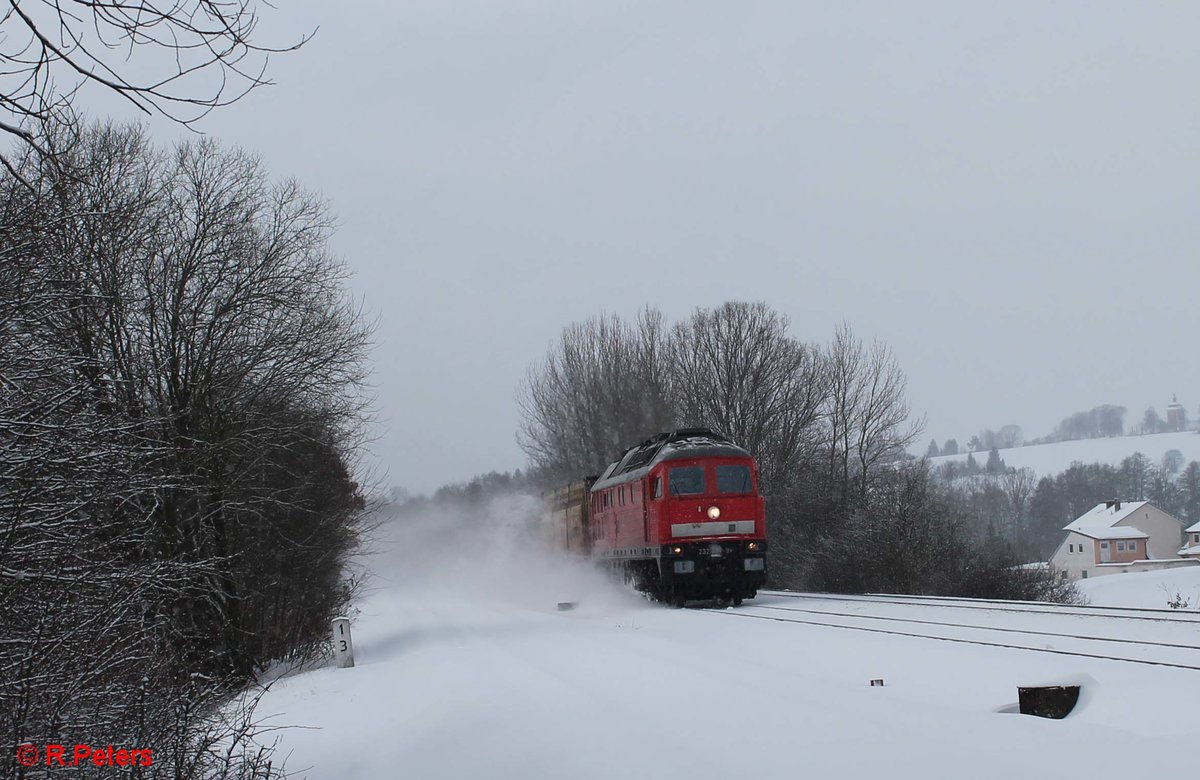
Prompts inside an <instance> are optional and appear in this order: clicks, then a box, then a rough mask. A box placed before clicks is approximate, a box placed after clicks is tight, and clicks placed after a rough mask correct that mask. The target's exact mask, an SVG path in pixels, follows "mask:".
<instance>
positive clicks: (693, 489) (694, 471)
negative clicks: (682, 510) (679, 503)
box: [668, 466, 704, 496]
mask: <svg viewBox="0 0 1200 780" xmlns="http://www.w3.org/2000/svg"><path fill="white" fill-rule="evenodd" d="M668 485H669V486H670V490H671V495H673V496H698V495H700V494H702V493H703V492H704V469H703V468H702V467H701V466H682V467H680V468H676V469H671V473H670V474H669V475H668Z"/></svg>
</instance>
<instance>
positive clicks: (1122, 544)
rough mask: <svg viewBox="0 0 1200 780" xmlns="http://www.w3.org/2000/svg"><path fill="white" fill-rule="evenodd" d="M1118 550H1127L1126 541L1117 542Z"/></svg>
mask: <svg viewBox="0 0 1200 780" xmlns="http://www.w3.org/2000/svg"><path fill="white" fill-rule="evenodd" d="M1117 552H1125V542H1117Z"/></svg>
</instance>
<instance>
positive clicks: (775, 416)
mask: <svg viewBox="0 0 1200 780" xmlns="http://www.w3.org/2000/svg"><path fill="white" fill-rule="evenodd" d="M670 365H671V367H672V370H673V372H674V374H675V382H674V388H675V403H676V406H677V408H678V410H679V411H678V414H679V417H680V420H681V421H682V422H683V423H684V424H686V425H705V426H710V427H713V428H716V429H717V430H720V431H722V432H723V433H725V434H727V435H729V436H730V437H731V438H732V439H733V440H734V441H736V442H738V443H739V444H740V445H741V446H743V447H746V448H747V449H748V450H749V451H750V452H751V453H752V454H754V455H755V457H756V458H757V459H758V461H759V465H760V469H761V471H762V475H763V483H764V487H765V488H766V492H768V493H770V492H772V490H774V489H775V488H777V487H779V486H780V485H781V483H782V480H783V477H784V474H785V473H786V472H787V471H788V470H789V469H796V468H798V467H799V466H800V464H801V463H804V462H807V461H808V460H809V459H810V457H811V453H812V452H813V450H814V449H815V447H816V444H817V441H818V427H817V423H818V420H819V418H820V412H821V401H822V399H823V397H824V394H825V375H824V369H823V365H822V362H821V358H820V354H819V351H818V350H817V349H815V348H813V347H810V346H808V345H805V344H803V343H801V342H799V341H797V340H796V339H794V338H793V337H792V336H790V335H789V334H788V320H787V318H786V317H784V316H783V315H781V314H779V313H777V312H775V311H773V310H772V309H771V308H770V307H768V306H767V305H766V304H765V303H743V302H730V303H726V304H724V305H723V306H721V307H720V308H717V309H712V310H706V309H699V310H697V311H696V312H695V313H694V314H693V315H692V316H691V318H689V319H688V320H687V321H685V322H682V323H680V324H678V325H676V326H675V329H674V331H673V332H672V336H671V349H670Z"/></svg>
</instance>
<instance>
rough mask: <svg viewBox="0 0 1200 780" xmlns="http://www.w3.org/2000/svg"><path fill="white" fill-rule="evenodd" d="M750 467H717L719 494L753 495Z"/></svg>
mask: <svg viewBox="0 0 1200 780" xmlns="http://www.w3.org/2000/svg"><path fill="white" fill-rule="evenodd" d="M753 490H754V488H753V484H752V483H751V482H750V467H749V466H717V492H718V493H751V492H753Z"/></svg>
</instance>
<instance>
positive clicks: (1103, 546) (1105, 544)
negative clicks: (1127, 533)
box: [1100, 542, 1108, 550]
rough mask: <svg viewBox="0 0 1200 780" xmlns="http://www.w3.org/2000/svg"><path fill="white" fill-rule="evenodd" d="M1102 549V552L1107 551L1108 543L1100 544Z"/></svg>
mask: <svg viewBox="0 0 1200 780" xmlns="http://www.w3.org/2000/svg"><path fill="white" fill-rule="evenodd" d="M1100 549H1101V550H1107V549H1108V542H1100Z"/></svg>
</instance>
